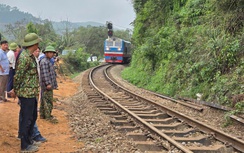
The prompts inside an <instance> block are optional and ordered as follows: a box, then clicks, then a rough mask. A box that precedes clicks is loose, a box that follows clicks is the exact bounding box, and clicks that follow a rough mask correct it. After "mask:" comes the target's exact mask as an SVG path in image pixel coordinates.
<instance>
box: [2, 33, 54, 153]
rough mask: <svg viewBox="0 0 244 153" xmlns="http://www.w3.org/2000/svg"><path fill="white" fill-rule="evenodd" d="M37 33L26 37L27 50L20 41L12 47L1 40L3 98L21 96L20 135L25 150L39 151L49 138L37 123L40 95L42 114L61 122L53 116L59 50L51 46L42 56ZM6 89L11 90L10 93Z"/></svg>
mask: <svg viewBox="0 0 244 153" xmlns="http://www.w3.org/2000/svg"><path fill="white" fill-rule="evenodd" d="M41 41H42V40H41V38H40V37H39V36H38V35H37V34H36V33H29V34H27V35H26V36H25V37H24V42H23V45H22V46H23V50H21V47H20V46H19V45H17V44H16V43H11V44H10V46H9V47H8V42H7V41H1V49H0V102H6V101H7V97H6V95H8V96H10V97H12V98H15V97H16V96H17V97H18V99H19V104H20V112H19V136H18V137H19V138H20V140H21V152H36V151H38V145H40V143H41V142H45V141H46V139H45V138H44V137H42V135H41V134H40V132H39V130H38V128H37V125H36V119H37V107H38V99H40V101H41V103H40V110H39V112H40V118H41V119H46V120H47V121H51V122H52V123H57V122H58V121H57V119H56V118H55V117H53V116H52V115H51V114H52V109H53V89H56V88H57V87H58V86H57V81H56V73H55V69H54V66H53V64H52V62H51V59H52V58H53V56H54V54H55V53H56V50H55V49H54V47H53V46H47V47H46V48H45V50H44V51H43V53H44V54H45V56H43V57H42V58H41V59H40V58H39V60H38V56H39V54H40V48H39V43H40V42H41ZM6 91H8V92H7V93H8V94H6Z"/></svg>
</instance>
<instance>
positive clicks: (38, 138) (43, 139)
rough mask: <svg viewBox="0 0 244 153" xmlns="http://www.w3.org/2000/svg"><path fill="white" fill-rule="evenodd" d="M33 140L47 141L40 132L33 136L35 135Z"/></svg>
mask: <svg viewBox="0 0 244 153" xmlns="http://www.w3.org/2000/svg"><path fill="white" fill-rule="evenodd" d="M33 140H34V141H36V142H46V141H47V139H46V138H44V137H43V136H42V135H41V134H39V135H37V136H35V137H34V138H33Z"/></svg>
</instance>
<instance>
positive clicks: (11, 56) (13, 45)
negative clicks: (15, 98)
mask: <svg viewBox="0 0 244 153" xmlns="http://www.w3.org/2000/svg"><path fill="white" fill-rule="evenodd" d="M9 49H10V50H9V51H8V53H7V56H8V61H9V75H8V85H7V91H8V92H9V91H11V90H12V89H13V79H14V74H15V61H16V59H15V55H14V53H15V52H16V51H17V52H18V50H19V46H18V45H17V44H16V43H14V42H13V43H11V44H10V45H9Z"/></svg>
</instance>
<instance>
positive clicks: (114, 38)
mask: <svg viewBox="0 0 244 153" xmlns="http://www.w3.org/2000/svg"><path fill="white" fill-rule="evenodd" d="M106 40H107V41H109V40H110V41H116V40H120V41H124V42H126V43H129V44H130V43H131V42H130V41H127V40H124V39H121V38H118V37H112V38H107V39H106Z"/></svg>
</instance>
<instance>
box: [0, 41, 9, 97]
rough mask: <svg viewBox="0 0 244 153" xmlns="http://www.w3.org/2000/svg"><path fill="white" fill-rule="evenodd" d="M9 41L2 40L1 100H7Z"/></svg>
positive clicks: (0, 59) (0, 65) (0, 68)
mask: <svg viewBox="0 0 244 153" xmlns="http://www.w3.org/2000/svg"><path fill="white" fill-rule="evenodd" d="M7 51H8V42H7V41H6V40H3V41H1V48H0V102H6V101H7V99H6V97H5V95H6V94H5V91H6V90H7V83H8V74H9V62H8V57H7Z"/></svg>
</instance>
